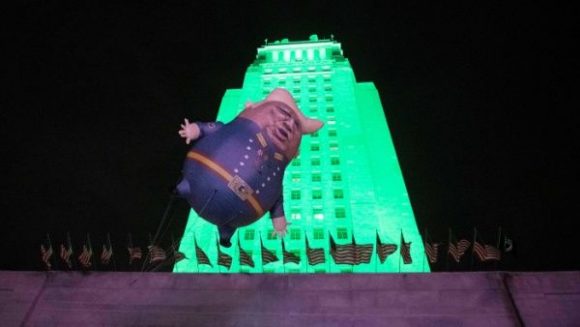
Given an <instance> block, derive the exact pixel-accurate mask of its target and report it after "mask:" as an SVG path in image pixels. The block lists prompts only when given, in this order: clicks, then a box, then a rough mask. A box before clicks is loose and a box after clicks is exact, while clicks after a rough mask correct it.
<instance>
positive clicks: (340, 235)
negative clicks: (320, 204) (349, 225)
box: [336, 227, 348, 240]
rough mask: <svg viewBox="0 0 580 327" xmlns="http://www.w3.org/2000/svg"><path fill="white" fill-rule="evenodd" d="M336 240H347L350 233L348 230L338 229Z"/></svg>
mask: <svg viewBox="0 0 580 327" xmlns="http://www.w3.org/2000/svg"><path fill="white" fill-rule="evenodd" d="M336 238H338V239H339V240H346V239H347V238H348V231H347V230H346V228H342V227H341V228H337V229H336Z"/></svg>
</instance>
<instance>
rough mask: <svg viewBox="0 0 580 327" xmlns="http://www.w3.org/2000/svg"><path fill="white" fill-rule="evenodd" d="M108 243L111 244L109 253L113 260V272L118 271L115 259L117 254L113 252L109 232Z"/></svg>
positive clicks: (108, 233)
mask: <svg viewBox="0 0 580 327" xmlns="http://www.w3.org/2000/svg"><path fill="white" fill-rule="evenodd" d="M107 241H108V242H109V251H111V259H113V270H114V271H117V260H116V259H115V253H114V252H113V243H112V242H111V233H110V232H107Z"/></svg>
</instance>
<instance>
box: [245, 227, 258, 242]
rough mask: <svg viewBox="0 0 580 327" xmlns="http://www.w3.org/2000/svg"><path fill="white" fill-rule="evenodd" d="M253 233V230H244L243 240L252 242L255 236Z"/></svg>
mask: <svg viewBox="0 0 580 327" xmlns="http://www.w3.org/2000/svg"><path fill="white" fill-rule="evenodd" d="M255 234H256V233H255V232H254V230H253V229H246V231H245V232H244V239H245V240H253V239H254V236H255Z"/></svg>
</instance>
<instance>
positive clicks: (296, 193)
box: [290, 190, 300, 200]
mask: <svg viewBox="0 0 580 327" xmlns="http://www.w3.org/2000/svg"><path fill="white" fill-rule="evenodd" d="M290 199H291V200H300V191H298V190H293V191H292V192H290Z"/></svg>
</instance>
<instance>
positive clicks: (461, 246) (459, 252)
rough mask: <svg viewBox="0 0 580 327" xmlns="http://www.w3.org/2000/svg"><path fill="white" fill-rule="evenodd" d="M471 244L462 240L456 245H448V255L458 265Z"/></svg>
mask: <svg viewBox="0 0 580 327" xmlns="http://www.w3.org/2000/svg"><path fill="white" fill-rule="evenodd" d="M470 245H471V242H469V241H468V240H466V239H462V240H460V241H459V242H457V244H453V242H450V243H449V250H448V253H449V254H450V255H451V256H452V257H453V259H454V260H455V261H456V262H457V263H459V261H461V257H462V256H463V255H464V254H465V251H467V249H469V246H470Z"/></svg>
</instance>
